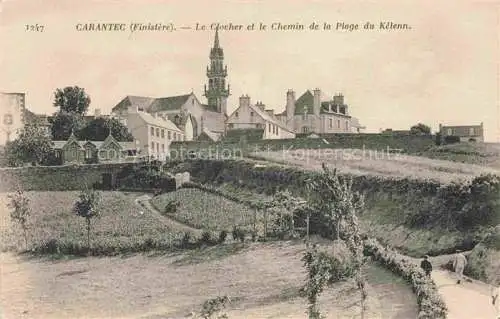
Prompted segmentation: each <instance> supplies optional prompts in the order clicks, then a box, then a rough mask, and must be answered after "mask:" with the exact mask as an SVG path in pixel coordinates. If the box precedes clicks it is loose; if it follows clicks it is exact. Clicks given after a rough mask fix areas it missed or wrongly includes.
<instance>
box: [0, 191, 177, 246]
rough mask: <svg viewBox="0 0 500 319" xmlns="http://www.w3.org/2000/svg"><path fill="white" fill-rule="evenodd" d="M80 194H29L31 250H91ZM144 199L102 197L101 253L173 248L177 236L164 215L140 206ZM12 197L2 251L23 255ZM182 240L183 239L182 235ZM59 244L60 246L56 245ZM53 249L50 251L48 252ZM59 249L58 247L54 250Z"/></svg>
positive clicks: (97, 233)
mask: <svg viewBox="0 0 500 319" xmlns="http://www.w3.org/2000/svg"><path fill="white" fill-rule="evenodd" d="M78 194H79V193H78V192H72V191H68V192H27V196H28V198H29V200H30V206H31V208H32V217H31V218H30V220H29V227H30V230H29V242H30V243H31V247H30V248H35V249H49V250H50V249H51V247H50V246H51V244H50V242H51V241H52V246H57V247H59V249H67V250H68V251H67V252H72V251H74V252H78V251H79V250H81V248H82V247H85V246H86V228H85V219H84V218H81V217H78V216H76V215H74V214H72V207H73V204H74V202H75V201H76V200H77V198H78ZM139 195H140V194H137V193H132V194H126V193H121V192H103V193H102V215H101V217H100V218H98V219H96V220H95V221H94V222H93V223H94V229H93V236H92V237H91V239H92V245H93V246H94V247H97V248H98V249H106V250H107V253H109V252H110V251H109V250H117V251H119V252H124V251H127V250H131V251H134V250H135V251H137V250H141V249H142V246H143V245H145V244H147V243H150V244H156V245H158V246H162V245H164V246H168V245H169V243H170V242H171V240H172V238H174V237H175V236H176V233H177V231H176V230H175V229H172V228H171V227H170V225H169V224H168V222H167V221H165V220H164V218H163V217H162V216H160V215H155V214H153V213H151V212H149V211H146V210H142V209H141V208H140V207H139V206H138V205H137V204H136V203H135V202H134V201H135V199H136V198H137V197H138V196H139ZM7 202H8V198H7V194H5V193H3V194H0V204H1V211H2V212H5V213H3V214H2V215H1V216H0V218H2V223H1V224H2V229H1V230H0V231H1V233H2V237H3V238H5V240H3V241H2V244H1V245H2V250H3V251H5V250H20V249H23V248H24V242H23V239H22V237H21V236H20V234H21V233H20V230H19V229H18V227H17V225H13V224H12V223H11V221H10V218H9V215H8V213H6V212H7V211H8V208H7V207H6V205H7ZM179 236H180V235H179ZM54 240H55V241H56V242H54ZM48 246H49V247H48ZM54 248H55V247H54Z"/></svg>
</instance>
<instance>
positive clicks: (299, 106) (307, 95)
mask: <svg viewBox="0 0 500 319" xmlns="http://www.w3.org/2000/svg"><path fill="white" fill-rule="evenodd" d="M313 105H314V95H313V94H312V93H311V91H309V90H307V91H305V92H304V94H302V95H301V96H300V97H299V98H298V99H297V100H296V101H295V112H294V113H295V115H299V114H304V109H305V107H307V113H308V114H313V109H312V108H313Z"/></svg>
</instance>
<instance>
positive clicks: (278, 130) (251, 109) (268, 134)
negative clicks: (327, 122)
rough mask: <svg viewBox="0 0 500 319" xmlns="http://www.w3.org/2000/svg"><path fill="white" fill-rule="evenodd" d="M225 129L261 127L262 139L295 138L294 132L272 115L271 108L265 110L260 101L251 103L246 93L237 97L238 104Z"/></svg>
mask: <svg viewBox="0 0 500 319" xmlns="http://www.w3.org/2000/svg"><path fill="white" fill-rule="evenodd" d="M226 126H227V131H228V132H229V131H231V130H238V129H239V130H242V129H263V130H264V131H263V136H262V138H263V139H287V138H295V133H294V132H293V131H292V130H291V129H289V128H288V127H287V126H286V125H284V123H282V122H280V121H279V120H278V119H276V118H275V116H274V111H273V110H266V109H265V105H264V104H263V103H262V102H257V103H256V104H255V105H253V104H252V103H251V101H250V97H249V96H248V95H243V96H241V97H240V98H239V106H238V107H237V108H236V110H235V111H234V112H233V113H232V114H231V115H230V116H229V117H228V119H227V121H226Z"/></svg>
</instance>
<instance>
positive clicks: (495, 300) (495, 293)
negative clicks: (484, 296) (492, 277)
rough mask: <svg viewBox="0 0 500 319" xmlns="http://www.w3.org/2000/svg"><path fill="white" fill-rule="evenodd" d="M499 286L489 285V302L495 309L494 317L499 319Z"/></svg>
mask: <svg viewBox="0 0 500 319" xmlns="http://www.w3.org/2000/svg"><path fill="white" fill-rule="evenodd" d="M499 295H500V287H499V286H497V285H492V286H491V303H492V304H493V307H495V310H496V319H500V299H499V298H500V297H499Z"/></svg>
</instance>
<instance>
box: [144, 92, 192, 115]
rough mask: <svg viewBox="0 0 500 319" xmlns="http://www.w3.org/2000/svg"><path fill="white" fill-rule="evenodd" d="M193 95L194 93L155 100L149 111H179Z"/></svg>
mask: <svg viewBox="0 0 500 319" xmlns="http://www.w3.org/2000/svg"><path fill="white" fill-rule="evenodd" d="M191 95H192V93H190V94H184V95H177V96H169V97H162V98H157V99H154V101H153V102H152V103H151V104H150V106H149V108H148V110H149V111H151V112H158V111H169V110H178V109H180V108H181V107H182V106H183V105H184V103H186V101H187V100H188V99H189V97H190V96H191Z"/></svg>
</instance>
